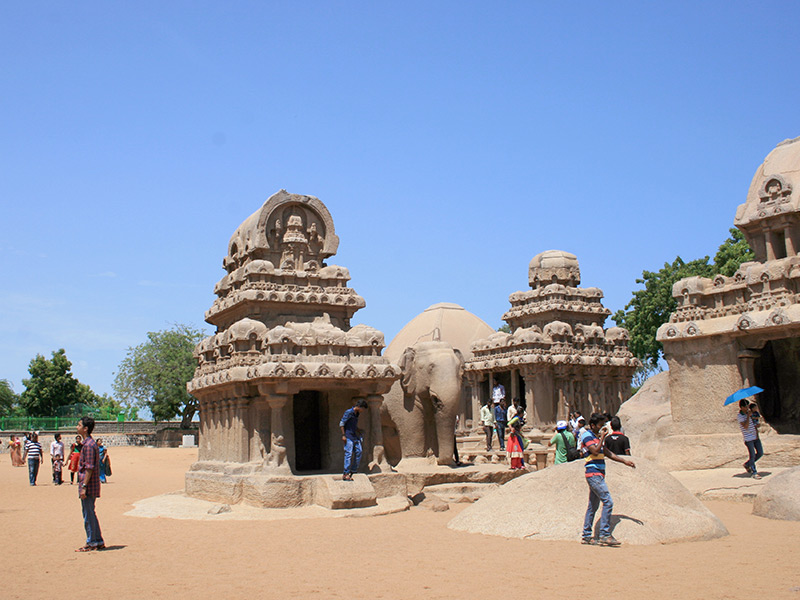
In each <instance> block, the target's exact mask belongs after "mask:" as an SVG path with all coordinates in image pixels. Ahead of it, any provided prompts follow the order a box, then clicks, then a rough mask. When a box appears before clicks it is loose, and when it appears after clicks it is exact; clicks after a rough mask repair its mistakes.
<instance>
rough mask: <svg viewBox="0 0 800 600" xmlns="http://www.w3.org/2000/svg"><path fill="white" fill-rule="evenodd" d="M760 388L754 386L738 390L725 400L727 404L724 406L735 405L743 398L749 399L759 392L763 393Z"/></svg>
mask: <svg viewBox="0 0 800 600" xmlns="http://www.w3.org/2000/svg"><path fill="white" fill-rule="evenodd" d="M763 391H764V390H762V389H761V388H760V387H758V386H756V385H754V386H753V387H749V388H742V389H741V390H737V391H735V392H733V393H732V394H731V395H730V396H728V397H727V398H725V404H723V406H728V404H733V403H734V402H738V401H739V400H741V399H742V398H747V397H748V396H755V395H756V394H758V393H759V392H763Z"/></svg>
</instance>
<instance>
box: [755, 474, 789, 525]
mask: <svg viewBox="0 0 800 600" xmlns="http://www.w3.org/2000/svg"><path fill="white" fill-rule="evenodd" d="M753 514H754V515H758V516H759V517H766V518H768V519H779V520H781V521H800V467H794V468H793V469H789V470H788V471H784V472H783V473H780V474H779V475H775V476H774V477H770V480H769V482H768V483H767V484H766V485H765V486H764V489H763V490H761V492H760V493H759V494H758V496H756V499H755V502H753Z"/></svg>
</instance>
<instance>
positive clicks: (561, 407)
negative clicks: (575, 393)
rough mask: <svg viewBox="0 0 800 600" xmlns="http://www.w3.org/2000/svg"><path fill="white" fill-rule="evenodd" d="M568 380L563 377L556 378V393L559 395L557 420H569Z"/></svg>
mask: <svg viewBox="0 0 800 600" xmlns="http://www.w3.org/2000/svg"><path fill="white" fill-rule="evenodd" d="M566 384H567V382H566V381H564V380H563V379H556V394H557V395H558V409H557V410H556V421H565V420H567V418H568V417H567V414H568V413H569V409H568V408H567V393H566V389H565V388H566Z"/></svg>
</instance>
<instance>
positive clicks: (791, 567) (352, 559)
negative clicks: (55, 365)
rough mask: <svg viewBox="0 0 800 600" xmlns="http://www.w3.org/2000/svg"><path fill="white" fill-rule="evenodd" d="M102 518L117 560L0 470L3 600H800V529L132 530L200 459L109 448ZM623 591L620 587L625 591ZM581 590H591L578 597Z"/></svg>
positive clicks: (733, 516)
mask: <svg viewBox="0 0 800 600" xmlns="http://www.w3.org/2000/svg"><path fill="white" fill-rule="evenodd" d="M110 452H111V457H112V461H113V467H114V476H113V477H112V478H111V482H110V483H109V484H108V485H105V486H104V487H103V491H102V493H103V496H102V498H101V499H100V500H99V501H98V516H99V519H100V523H101V526H102V529H103V535H104V538H105V541H106V544H107V545H108V546H109V549H108V550H106V551H104V552H92V553H86V554H76V553H75V552H74V549H75V548H77V547H78V546H80V545H82V543H83V537H82V532H83V523H82V519H81V515H80V504H79V502H78V499H77V489H76V488H75V486H70V485H69V484H68V483H67V484H65V485H62V486H60V487H57V486H53V485H52V484H51V483H50V469H49V464H47V465H46V466H45V469H44V471H43V472H42V473H40V476H39V485H38V486H36V487H30V486H29V485H28V483H27V469H24V468H12V467H11V464H10V460H9V457H8V456H7V455H3V456H2V457H0V458H2V459H3V460H2V462H1V463H0V507H1V508H0V531H2V533H3V536H4V539H5V546H6V553H5V557H6V558H5V560H4V561H3V562H2V569H1V570H0V581H2V589H3V596H4V597H5V598H26V599H37V598H48V597H58V598H79V597H81V598H86V597H87V594H88V595H89V597H112V598H115V600H117V599H124V598H164V597H169V596H171V597H173V598H185V597H192V598H212V597H213V598H219V597H223V596H224V597H227V598H238V597H244V596H253V597H260V598H370V599H371V598H457V599H459V600H461V599H469V598H481V599H486V598H498V597H500V596H505V595H511V596H512V597H515V598H519V597H526V598H542V597H545V596H547V597H548V598H555V597H564V598H567V597H574V595H575V594H576V593H577V594H579V595H584V594H593V595H596V594H602V595H604V596H606V595H614V596H616V597H618V598H648V599H660V598H670V599H673V600H674V599H675V598H681V599H684V598H703V599H708V598H720V599H723V598H724V599H732V598H742V599H746V600H753V599H755V598H759V597H769V598H770V599H771V600H772V599H776V598H795V599H800V570H798V568H797V564H798V559H799V558H800V522H783V521H770V520H768V519H762V518H759V517H754V516H752V515H751V514H750V511H751V509H752V505H751V504H750V503H747V502H729V501H708V502H706V505H707V506H708V507H709V508H710V509H711V510H712V511H713V512H714V513H715V514H717V515H718V516H719V517H720V518H721V519H722V521H723V522H724V523H725V525H726V526H727V527H728V529H729V531H730V532H731V535H730V536H729V537H726V538H722V539H719V540H714V541H710V542H692V543H683V544H671V545H664V546H644V547H643V546H629V547H626V546H623V547H621V548H601V547H591V546H581V545H580V544H579V543H578V541H577V540H578V532H579V528H580V525H581V521H582V518H583V515H569V516H568V517H567V518H572V519H574V521H575V531H576V541H575V542H574V543H566V542H543V541H532V540H508V539H504V538H497V537H488V536H482V535H476V534H467V533H461V532H455V531H450V530H449V529H447V528H446V524H447V522H448V521H449V520H450V519H451V518H452V517H453V516H454V515H455V514H456V511H458V510H460V509H461V508H462V507H463V505H452V510H450V511H447V512H441V513H435V512H431V511H429V510H425V509H423V508H422V507H418V508H414V509H411V510H409V511H406V512H400V513H395V514H391V515H386V516H378V517H369V518H361V519H327V518H308V519H290V520H259V521H244V520H220V521H213V520H203V521H191V520H175V519H168V518H140V517H133V516H126V515H125V513H126V512H128V511H129V510H131V509H132V508H133V503H134V502H137V501H139V500H141V499H144V498H149V497H152V496H157V495H159V494H164V493H168V492H173V491H177V490H180V489H181V488H182V486H183V474H184V472H185V471H186V470H187V468H188V466H189V465H190V464H191V463H192V462H193V461H194V460H195V457H196V452H197V451H196V450H188V449H155V448H111V450H110ZM615 582H616V584H615ZM581 588H584V589H585V592H583V591H582V590H581ZM556 594H557V596H556Z"/></svg>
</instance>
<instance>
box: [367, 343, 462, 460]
mask: <svg viewBox="0 0 800 600" xmlns="http://www.w3.org/2000/svg"><path fill="white" fill-rule="evenodd" d="M398 364H399V366H400V369H401V371H402V377H401V378H400V381H397V382H395V383H394V385H393V386H392V388H391V389H390V390H389V392H388V393H387V394H386V395H385V396H384V398H383V405H382V407H381V426H382V431H383V442H384V448H385V450H386V457H387V459H388V461H389V463H390V464H392V465H397V464H398V463H399V462H401V461H406V462H407V463H408V462H410V461H409V459H422V460H426V459H428V457H430V456H434V457H435V458H436V463H437V464H439V465H449V464H451V463H452V462H453V446H454V443H455V420H456V414H457V413H458V408H459V404H460V402H461V393H462V392H461V389H462V388H461V379H462V375H463V373H464V358H463V356H462V355H461V352H459V351H458V350H456V349H454V348H453V347H452V346H451V345H450V344H448V343H445V342H418V343H417V344H414V345H413V346H411V347H410V348H406V350H405V352H403V356H402V357H401V358H400V360H399V362H398Z"/></svg>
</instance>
